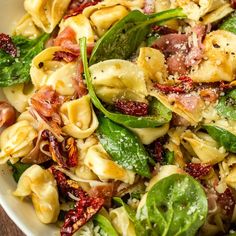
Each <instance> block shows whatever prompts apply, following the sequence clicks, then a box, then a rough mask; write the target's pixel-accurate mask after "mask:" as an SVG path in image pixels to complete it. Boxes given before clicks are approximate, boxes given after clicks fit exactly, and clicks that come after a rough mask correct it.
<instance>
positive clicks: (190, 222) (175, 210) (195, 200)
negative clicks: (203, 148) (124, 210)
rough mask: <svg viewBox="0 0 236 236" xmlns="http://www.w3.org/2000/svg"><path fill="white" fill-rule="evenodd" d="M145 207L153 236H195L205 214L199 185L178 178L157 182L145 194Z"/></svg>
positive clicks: (176, 176)
mask: <svg viewBox="0 0 236 236" xmlns="http://www.w3.org/2000/svg"><path fill="white" fill-rule="evenodd" d="M145 207H146V210H147V217H148V222H149V225H146V227H147V228H149V232H150V234H149V235H153V236H154V235H155V236H159V235H161V236H175V235H178V236H184V235H185V236H194V235H196V233H197V230H198V229H199V228H200V227H201V226H202V224H203V223H204V221H205V219H206V216H207V212H208V205H207V198H206V195H205V193H204V191H203V188H202V186H201V184H200V183H198V182H197V181H196V180H195V179H194V178H192V177H191V176H188V175H181V174H173V175H171V176H168V177H166V178H164V179H162V180H160V181H158V182H157V183H156V184H155V185H154V186H153V187H152V188H151V189H150V191H149V192H148V193H147V198H146V202H145Z"/></svg>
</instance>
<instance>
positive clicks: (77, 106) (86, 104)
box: [60, 95, 98, 138]
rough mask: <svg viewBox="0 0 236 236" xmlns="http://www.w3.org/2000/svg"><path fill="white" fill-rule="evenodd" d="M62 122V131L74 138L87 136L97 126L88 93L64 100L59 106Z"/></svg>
mask: <svg viewBox="0 0 236 236" xmlns="http://www.w3.org/2000/svg"><path fill="white" fill-rule="evenodd" d="M60 114H61V117H62V120H63V122H64V126H63V127H62V131H63V132H65V133H66V134H68V135H71V136H72V137H74V138H87V137H89V136H90V135H91V134H92V133H93V132H94V131H95V130H96V129H97V127H98V120H97V117H96V114H95V112H94V110H93V107H92V104H91V102H90V97H89V95H85V96H83V97H82V98H80V99H76V100H73V101H69V102H65V103H64V104H63V105H62V106H61V108H60Z"/></svg>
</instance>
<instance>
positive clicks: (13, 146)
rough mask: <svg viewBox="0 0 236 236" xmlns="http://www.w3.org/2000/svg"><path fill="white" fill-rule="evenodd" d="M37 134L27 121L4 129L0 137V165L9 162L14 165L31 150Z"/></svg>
mask: <svg viewBox="0 0 236 236" xmlns="http://www.w3.org/2000/svg"><path fill="white" fill-rule="evenodd" d="M37 135H38V133H37V132H36V130H35V129H34V128H33V126H32V125H31V124H30V123H29V122H28V121H27V120H22V121H18V122H16V123H15V124H14V125H12V126H10V127H8V128H6V129H5V130H4V131H3V132H2V133H1V135H0V149H1V151H0V164H3V163H6V162H7V161H8V160H10V161H11V162H12V163H15V162H17V161H18V160H19V158H21V157H24V156H26V155H27V154H28V153H29V152H30V151H31V150H32V149H33V148H34V144H33V141H34V139H35V138H36V137H37Z"/></svg>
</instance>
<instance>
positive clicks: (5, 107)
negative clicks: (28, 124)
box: [0, 101, 16, 127]
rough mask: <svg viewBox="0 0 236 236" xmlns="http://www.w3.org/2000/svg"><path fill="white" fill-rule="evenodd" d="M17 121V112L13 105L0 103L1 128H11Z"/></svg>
mask: <svg viewBox="0 0 236 236" xmlns="http://www.w3.org/2000/svg"><path fill="white" fill-rule="evenodd" d="M15 121H16V111H15V109H14V107H13V106H12V105H10V104H9V103H7V102H3V101H2V102H1V101H0V127H2V126H9V125H12V124H14V123H15Z"/></svg>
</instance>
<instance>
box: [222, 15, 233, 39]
mask: <svg viewBox="0 0 236 236" xmlns="http://www.w3.org/2000/svg"><path fill="white" fill-rule="evenodd" d="M220 29H222V30H227V31H230V32H232V33H234V34H236V14H235V13H234V14H232V15H231V16H230V17H228V18H227V19H226V20H225V21H224V22H223V23H222V25H221V26H220Z"/></svg>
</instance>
